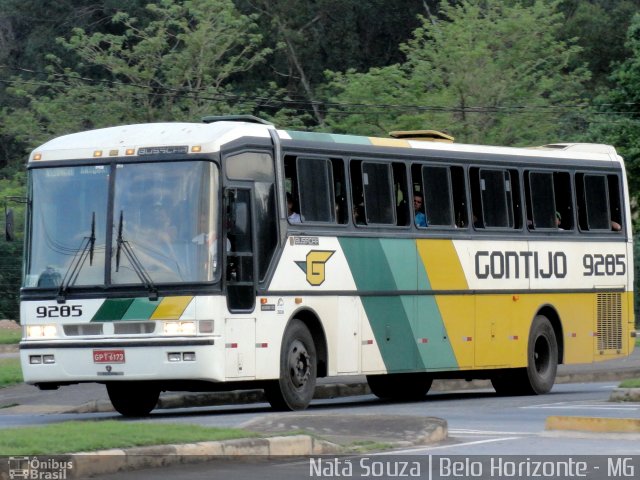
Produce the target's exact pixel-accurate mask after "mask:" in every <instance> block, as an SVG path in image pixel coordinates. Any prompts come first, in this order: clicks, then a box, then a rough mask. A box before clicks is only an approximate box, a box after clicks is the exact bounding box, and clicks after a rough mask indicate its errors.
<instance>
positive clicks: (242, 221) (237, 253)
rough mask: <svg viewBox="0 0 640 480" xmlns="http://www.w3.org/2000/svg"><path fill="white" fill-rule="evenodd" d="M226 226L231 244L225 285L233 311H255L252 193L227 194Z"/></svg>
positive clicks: (245, 190)
mask: <svg viewBox="0 0 640 480" xmlns="http://www.w3.org/2000/svg"><path fill="white" fill-rule="evenodd" d="M225 226H226V235H227V239H228V240H229V242H228V251H227V252H226V267H225V282H226V288H227V307H228V309H229V311H230V312H232V313H234V312H238V313H240V312H244V313H248V312H252V311H253V309H254V307H255V299H256V288H255V265H254V255H253V235H252V231H253V229H252V220H251V190H250V189H248V188H233V189H228V190H227V191H226V192H225Z"/></svg>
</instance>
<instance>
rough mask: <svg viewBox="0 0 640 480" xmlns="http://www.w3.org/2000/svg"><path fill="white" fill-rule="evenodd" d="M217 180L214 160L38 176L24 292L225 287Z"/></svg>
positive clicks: (59, 169)
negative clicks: (187, 286) (167, 286)
mask: <svg viewBox="0 0 640 480" xmlns="http://www.w3.org/2000/svg"><path fill="white" fill-rule="evenodd" d="M219 178H220V175H219V168H218V166H217V165H216V164H215V163H213V162H212V161H210V160H206V159H189V160H180V161H162V162H122V161H117V160H116V161H114V162H112V163H104V164H91V165H73V166H50V167H40V168H33V169H31V170H30V174H29V213H28V220H27V240H26V244H25V247H26V248H25V265H24V277H23V278H24V280H23V287H24V288H35V289H38V290H40V289H42V290H51V289H61V290H62V289H64V288H68V287H70V288H73V287H76V288H83V289H84V288H91V287H95V288H105V287H107V288H108V287H126V286H129V287H132V288H134V289H137V288H138V287H139V286H140V285H146V286H147V287H149V285H154V286H155V285H175V284H210V283H213V282H216V281H219V280H220V266H221V258H220V252H221V248H220V246H219V243H220V239H219V237H220V235H219V232H220V231H221V224H220V208H219V201H220V186H219V185H220V181H219Z"/></svg>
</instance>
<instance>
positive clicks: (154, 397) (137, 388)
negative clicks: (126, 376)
mask: <svg viewBox="0 0 640 480" xmlns="http://www.w3.org/2000/svg"><path fill="white" fill-rule="evenodd" d="M107 393H108V394H109V400H111V404H112V405H113V408H115V410H116V412H118V413H119V414H121V415H124V416H125V417H145V416H147V415H149V413H151V410H153V409H154V408H155V407H156V405H157V403H158V398H159V397H160V389H159V388H157V387H155V386H153V385H148V384H145V383H143V382H111V383H107Z"/></svg>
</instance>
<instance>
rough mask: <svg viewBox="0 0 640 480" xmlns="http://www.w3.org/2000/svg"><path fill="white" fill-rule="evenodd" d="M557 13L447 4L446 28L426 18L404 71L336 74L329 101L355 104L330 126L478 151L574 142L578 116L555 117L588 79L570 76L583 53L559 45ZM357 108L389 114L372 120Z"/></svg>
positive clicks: (516, 4)
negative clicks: (482, 146) (440, 140)
mask: <svg viewBox="0 0 640 480" xmlns="http://www.w3.org/2000/svg"><path fill="white" fill-rule="evenodd" d="M558 4H559V2H558V1H555V0H535V1H530V2H526V5H525V2H522V1H515V0H514V1H509V2H502V1H497V0H462V1H460V2H455V4H448V3H445V4H442V5H441V15H442V17H443V19H444V20H435V19H433V18H430V19H426V18H422V26H421V27H420V28H418V29H417V30H416V31H415V32H414V36H413V38H412V39H411V40H410V41H409V42H407V43H406V44H403V45H402V46H401V49H402V51H403V52H404V53H405V55H406V62H404V63H402V64H397V65H392V66H389V67H382V68H377V69H372V70H370V71H369V72H367V73H357V72H354V71H347V72H346V73H330V74H329V79H330V82H329V89H328V90H327V94H326V97H327V98H332V100H336V101H338V102H340V103H347V104H355V106H354V107H352V108H350V109H349V108H346V109H345V108H339V109H338V108H334V109H332V112H331V114H330V116H329V117H328V121H329V123H330V124H331V125H332V126H333V127H334V128H336V129H339V130H343V131H350V132H355V133H369V134H371V133H373V134H384V133H385V132H388V131H389V130H395V129H419V128H437V129H441V130H446V131H450V133H452V134H453V135H454V136H455V137H456V138H457V139H458V140H459V141H464V142H474V143H495V144H505V145H518V144H525V145H530V144H534V143H540V142H549V141H556V140H559V138H558V137H559V136H560V137H562V138H560V139H563V140H565V139H567V137H570V136H571V135H572V133H573V130H572V128H573V122H572V120H573V119H572V118H571V117H570V116H569V115H571V113H567V110H565V109H561V108H555V107H557V106H558V105H562V104H565V103H574V102H576V101H578V100H579V99H580V95H581V92H582V90H583V84H584V82H585V81H586V80H588V78H589V74H588V71H587V70H586V69H585V68H584V67H582V66H579V67H576V66H572V65H574V62H573V59H574V57H575V55H576V54H577V53H578V52H579V51H580V49H579V47H577V46H576V45H574V44H573V43H571V42H567V41H560V40H558V32H559V30H560V29H561V27H562V24H563V16H562V14H561V13H559V11H558ZM359 104H365V105H381V106H382V107H381V108H379V109H378V110H377V111H375V112H374V113H372V110H371V108H362V107H359V106H358V105H359ZM384 105H386V106H384ZM409 106H418V107H417V108H416V107H409ZM569 112H570V110H569Z"/></svg>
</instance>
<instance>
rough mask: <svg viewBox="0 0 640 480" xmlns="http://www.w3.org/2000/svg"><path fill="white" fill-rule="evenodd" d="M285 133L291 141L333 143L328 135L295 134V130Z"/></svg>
mask: <svg viewBox="0 0 640 480" xmlns="http://www.w3.org/2000/svg"><path fill="white" fill-rule="evenodd" d="M287 133H288V134H289V136H290V137H291V138H292V139H293V140H306V141H308V142H331V143H333V142H334V140H333V136H332V135H331V134H329V133H315V132H297V131H295V130H287Z"/></svg>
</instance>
